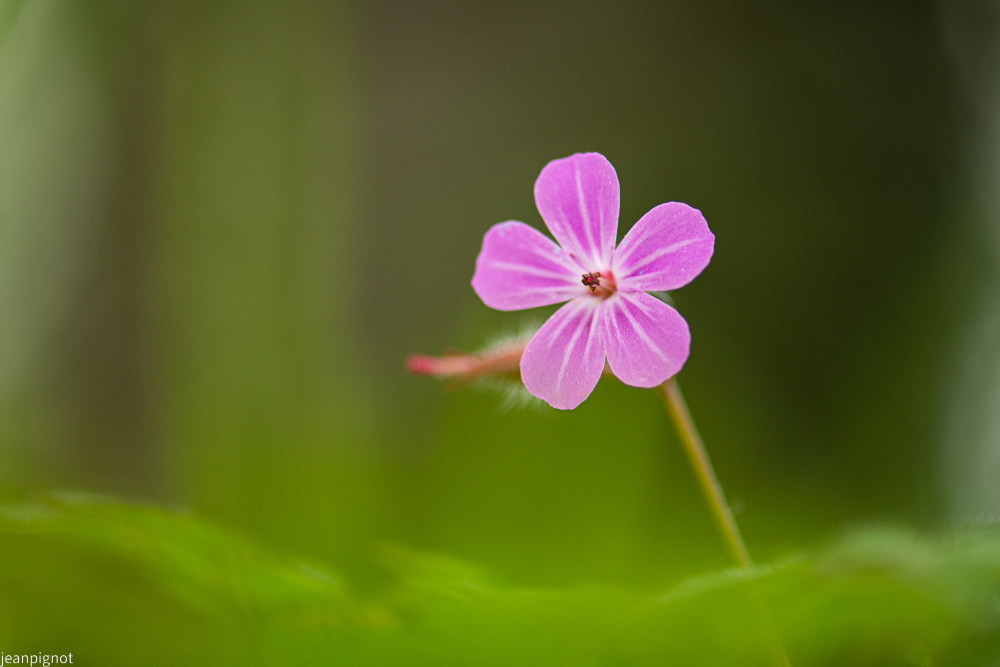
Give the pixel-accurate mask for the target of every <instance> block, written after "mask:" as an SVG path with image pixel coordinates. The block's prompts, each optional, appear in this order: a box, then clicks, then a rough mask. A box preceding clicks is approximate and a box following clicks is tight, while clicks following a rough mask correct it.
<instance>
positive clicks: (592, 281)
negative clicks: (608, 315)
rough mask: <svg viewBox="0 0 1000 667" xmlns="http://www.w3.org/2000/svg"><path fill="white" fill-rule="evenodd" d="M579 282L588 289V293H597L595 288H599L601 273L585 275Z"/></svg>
mask: <svg viewBox="0 0 1000 667" xmlns="http://www.w3.org/2000/svg"><path fill="white" fill-rule="evenodd" d="M581 282H582V283H583V284H584V285H586V286H587V287H589V288H590V293H591V294H593V293H594V292H596V291H597V288H598V287H600V286H601V272H600V271H598V272H596V273H585V274H584V275H583V280H582V281H581Z"/></svg>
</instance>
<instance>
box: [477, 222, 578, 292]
mask: <svg viewBox="0 0 1000 667" xmlns="http://www.w3.org/2000/svg"><path fill="white" fill-rule="evenodd" d="M581 271H582V270H581V269H580V267H579V266H577V265H576V263H575V262H574V261H573V259H572V258H571V257H570V256H569V253H567V252H566V251H565V250H563V249H562V248H560V247H559V246H558V245H556V244H555V242H553V241H552V239H550V238H549V237H547V236H545V235H544V234H542V233H541V232H540V231H538V230H537V229H535V228H534V227H529V226H528V225H526V224H524V223H523V222H501V223H500V224H498V225H493V226H492V227H490V229H489V231H487V232H486V236H485V237H484V238H483V249H482V251H480V253H479V257H477V258H476V273H475V275H473V276H472V288H473V289H474V290H476V294H478V295H479V298H480V299H482V300H483V303H485V304H486V305H487V306H489V307H490V308H496V309H497V310H521V309H522V308H534V307H536V306H548V305H550V304H553V303H560V302H562V301H568V300H569V299H572V298H575V297H578V296H580V295H581V294H582V293H583V292H586V289H587V288H586V287H584V286H583V283H581V282H580V276H581Z"/></svg>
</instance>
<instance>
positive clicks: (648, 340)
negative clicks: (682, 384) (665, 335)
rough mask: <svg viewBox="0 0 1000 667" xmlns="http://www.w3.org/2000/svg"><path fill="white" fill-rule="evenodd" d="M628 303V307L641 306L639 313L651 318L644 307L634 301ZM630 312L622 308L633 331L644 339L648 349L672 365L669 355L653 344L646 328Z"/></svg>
mask: <svg viewBox="0 0 1000 667" xmlns="http://www.w3.org/2000/svg"><path fill="white" fill-rule="evenodd" d="M627 303H628V305H632V304H636V305H639V311H640V312H641V313H642V314H643V315H646V316H647V317H649V313H648V312H646V310H645V309H644V308H642V306H641V305H640V304H638V303H637V302H635V301H632V300H631V299H629V300H628V302H627ZM630 310H631V309H630V308H629V307H628V306H622V307H621V312H622V314H623V315H624V316H625V319H626V320H628V323H629V324H630V325H631V326H632V330H633V331H635V332H636V335H637V336H639V338H641V339H642V342H644V343H645V344H646V345H647V347H649V349H650V350H652V351H653V352H656V354H658V355H659V357H660V358H661V359H663V361H665V362H666V363H667V365H668V366H669V365H670V357H668V356H667V354H666V353H665V352H664V351H663V350H661V349H660V347H659V346H658V345H657V344H656V343H655V342H653V340H652V339H651V338H650V337H649V335H648V334H647V333H646V330H645V328H644V327H640V326H639V325H638V321H637V320H635V319H633V317H632V313H631V312H630ZM649 319H650V320H652V319H653V318H652V317H649ZM654 324H655V322H654Z"/></svg>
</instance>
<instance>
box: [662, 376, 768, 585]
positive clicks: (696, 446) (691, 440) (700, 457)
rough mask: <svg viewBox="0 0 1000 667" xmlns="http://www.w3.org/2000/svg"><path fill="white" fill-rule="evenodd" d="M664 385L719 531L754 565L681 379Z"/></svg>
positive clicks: (745, 563) (735, 553) (743, 563)
mask: <svg viewBox="0 0 1000 667" xmlns="http://www.w3.org/2000/svg"><path fill="white" fill-rule="evenodd" d="M660 389H661V390H662V391H663V400H664V402H665V403H666V405H667V411H668V412H670V416H671V417H672V418H673V420H674V425H675V426H676V427H677V433H678V434H679V435H680V436H681V444H683V445H684V452H685V453H686V454H687V455H688V460H690V462H691V467H692V468H694V474H695V476H696V477H697V478H698V484H699V485H700V486H701V490H702V492H703V493H704V494H705V500H707V501H708V506H709V508H710V509H711V510H712V517H713V518H714V519H715V523H716V526H718V528H719V532H720V533H722V537H723V539H725V541H726V547H727V548H728V549H729V553H730V555H732V557H733V560H735V561H736V562H737V563H739V565H740V567H743V568H747V569H749V568H752V567H753V561H751V560H750V553H749V552H748V551H747V546H746V544H744V543H743V538H742V537H741V536H740V529H739V528H738V527H737V526H736V520H735V519H734V518H733V513H732V512H731V511H730V509H729V505H728V503H726V497H725V495H723V493H722V485H721V484H719V478H718V477H716V476H715V470H714V469H713V468H712V462H711V461H710V460H709V458H708V452H707V451H706V450H705V444H704V443H703V442H702V440H701V436H700V435H698V430H697V429H696V428H695V427H694V420H693V419H691V412H690V410H688V407H687V403H686V402H685V401H684V396H683V395H682V394H681V389H680V387H678V386H677V381H676V380H674V379H673V378H671V379H669V380H667V381H666V382H664V383H663V384H662V385H660Z"/></svg>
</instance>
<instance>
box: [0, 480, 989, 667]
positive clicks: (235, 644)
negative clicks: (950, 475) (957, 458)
mask: <svg viewBox="0 0 1000 667" xmlns="http://www.w3.org/2000/svg"><path fill="white" fill-rule="evenodd" d="M0 538H2V541H0V545H2V546H0V552H2V555H3V559H4V563H5V567H4V568H3V570H2V572H0V583H2V586H0V610H4V614H5V616H4V618H3V621H4V622H3V623H2V624H0V644H2V645H3V646H5V647H10V646H45V647H46V649H45V650H46V651H50V652H56V653H68V652H70V651H72V652H73V653H74V655H75V660H76V661H78V662H79V663H81V664H88V663H89V664H102V665H108V666H109V667H112V666H114V665H133V664H144V665H171V664H177V662H189V663H194V664H213V665H228V664H233V665H236V664H248V663H253V662H257V663H264V664H298V663H306V664H320V663H323V664H326V663H331V662H332V663H337V664H400V665H412V664H428V665H441V664H476V665H510V664H538V665H551V664H573V665H622V664H627V665H654V664H688V665H710V664H719V665H723V664H726V665H733V664H739V665H757V664H761V665H765V664H773V663H772V661H771V660H772V655H773V651H774V645H773V643H772V642H773V641H774V637H775V635H776V636H778V637H780V641H781V642H782V644H783V645H784V647H785V649H786V650H787V651H788V653H789V655H790V657H791V659H792V660H793V664H803V665H844V664H850V665H925V664H963V665H987V664H994V663H995V661H996V659H997V657H998V655H1000V637H998V635H997V632H996V630H997V624H998V623H1000V616H998V613H997V608H996V585H997V581H998V579H997V578H998V576H1000V532H998V530H997V528H996V527H995V526H982V527H979V528H975V529H968V530H964V531H962V532H959V533H955V534H953V535H950V536H949V537H948V538H946V539H926V538H922V537H919V536H918V535H916V534H914V533H912V532H908V531H900V530H898V529H889V528H870V529H865V530H858V531H854V532H852V533H849V534H846V535H844V536H842V537H840V538H839V539H837V540H835V541H833V542H832V543H830V544H828V545H826V546H825V547H823V548H821V549H817V550H813V551H809V552H802V553H799V554H797V555H796V556H794V557H792V558H786V559H784V560H782V561H779V562H778V563H777V564H775V565H773V566H768V567H760V568H758V569H757V570H755V571H752V572H746V571H740V570H725V571H721V572H719V573H717V574H711V575H702V576H699V577H694V578H691V579H688V580H686V581H683V582H680V583H678V584H676V585H675V586H673V587H671V588H669V589H665V590H664V591H663V592H657V591H650V590H645V591H640V590H637V589H631V588H620V587H609V586H600V587H595V586H590V587H570V588H564V589H558V590H552V589H545V588H537V587H535V588H523V587H511V586H509V585H506V584H504V583H501V582H499V581H497V580H495V579H494V578H493V577H492V576H491V575H490V574H489V572H487V571H484V570H483V569H482V568H480V567H477V566H474V565H470V564H468V563H464V562H462V561H459V560H456V559H454V558H452V557H446V556H441V555H434V554H429V553H423V554H422V553H414V552H411V551H409V550H405V549H401V548H399V547H390V546H383V547H381V548H380V549H379V550H378V552H377V555H376V560H377V561H378V562H379V563H380V566H381V567H382V568H383V569H384V571H385V575H386V576H385V580H384V582H383V586H382V587H381V589H380V591H379V593H378V594H377V595H374V596H366V597H358V596H357V594H356V591H352V590H350V589H349V588H345V586H344V585H343V584H342V582H341V581H340V580H339V578H337V577H336V576H335V575H333V574H330V573H329V572H328V571H327V570H326V569H325V568H324V567H322V566H318V565H316V564H308V565H307V564H305V563H303V562H301V561H296V560H291V559H288V558H279V557H276V556H274V555H273V554H269V553H267V552H265V551H264V550H262V549H260V548H258V547H256V546H254V545H253V544H251V543H249V542H248V541H247V540H245V539H243V538H241V537H239V536H236V535H234V534H232V533H230V532H227V531H223V530H220V529H219V528H216V527H215V526H212V525H210V524H207V523H205V522H203V521H201V520H199V519H197V518H195V517H192V516H190V515H188V514H185V513H178V512H172V511H166V510H163V509H159V508H154V507H148V506H141V505H122V504H118V503H113V502H110V501H108V500H107V499H102V498H97V497H92V496H91V497H86V496H81V495H79V494H58V495H52V496H49V497H47V498H44V499H40V500H38V501H36V502H33V503H31V504H21V505H7V506H4V507H2V508H0ZM765 606H766V611H764V609H765ZM763 619H770V620H763Z"/></svg>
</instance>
